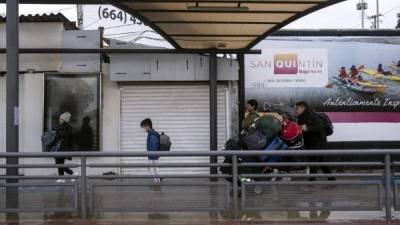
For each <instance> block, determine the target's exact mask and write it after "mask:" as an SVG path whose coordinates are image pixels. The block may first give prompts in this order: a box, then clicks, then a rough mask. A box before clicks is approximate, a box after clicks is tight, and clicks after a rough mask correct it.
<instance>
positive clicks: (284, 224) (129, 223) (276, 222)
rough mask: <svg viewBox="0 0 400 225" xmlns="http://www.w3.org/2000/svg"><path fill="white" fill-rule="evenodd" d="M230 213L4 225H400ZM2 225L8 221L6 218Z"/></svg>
mask: <svg viewBox="0 0 400 225" xmlns="http://www.w3.org/2000/svg"><path fill="white" fill-rule="evenodd" d="M230 216H231V215H230V214H226V213H154V214H148V213H102V214H98V215H93V214H92V215H90V217H89V219H88V220H81V219H80V218H79V216H78V215H77V214H70V213H48V214H20V216H19V220H18V221H19V222H9V223H6V222H0V225H6V224H7V225H72V224H73V225H164V224H165V225H383V224H396V225H400V219H399V218H400V215H399V214H398V213H396V214H395V215H394V216H395V217H394V218H395V219H394V220H392V221H391V222H390V223H388V222H386V221H385V219H384V215H383V213H376V212H314V211H313V212H306V211H302V212H249V213H243V214H242V215H241V219H238V220H232V219H230V218H231V217H230ZM0 221H5V217H4V214H1V215H0Z"/></svg>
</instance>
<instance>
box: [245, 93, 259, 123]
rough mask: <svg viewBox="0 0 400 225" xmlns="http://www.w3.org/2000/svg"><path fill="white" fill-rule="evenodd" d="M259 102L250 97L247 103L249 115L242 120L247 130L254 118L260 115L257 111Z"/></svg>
mask: <svg viewBox="0 0 400 225" xmlns="http://www.w3.org/2000/svg"><path fill="white" fill-rule="evenodd" d="M257 109H258V102H257V101H256V100H255V99H250V100H248V101H247V103H246V110H247V113H248V114H247V116H246V118H244V120H243V121H242V130H247V129H249V128H250V127H251V125H252V124H253V123H254V120H255V119H257V118H258V117H259V116H260V115H258V113H257Z"/></svg>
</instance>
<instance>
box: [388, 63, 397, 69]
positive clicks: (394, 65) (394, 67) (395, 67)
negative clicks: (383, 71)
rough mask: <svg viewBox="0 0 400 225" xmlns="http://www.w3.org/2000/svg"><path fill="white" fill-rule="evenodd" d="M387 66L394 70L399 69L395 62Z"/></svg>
mask: <svg viewBox="0 0 400 225" xmlns="http://www.w3.org/2000/svg"><path fill="white" fill-rule="evenodd" d="M389 67H390V68H392V69H394V70H400V67H398V66H397V65H396V64H390V65H389Z"/></svg>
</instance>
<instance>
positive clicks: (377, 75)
mask: <svg viewBox="0 0 400 225" xmlns="http://www.w3.org/2000/svg"><path fill="white" fill-rule="evenodd" d="M360 71H361V72H362V73H364V74H366V75H368V76H371V77H375V78H377V79H385V80H393V81H399V82H400V76H397V75H383V74H380V73H378V71H377V70H373V69H360Z"/></svg>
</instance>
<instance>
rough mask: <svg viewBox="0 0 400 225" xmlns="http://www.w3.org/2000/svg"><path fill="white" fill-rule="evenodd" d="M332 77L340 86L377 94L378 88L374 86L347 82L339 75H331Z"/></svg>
mask: <svg viewBox="0 0 400 225" xmlns="http://www.w3.org/2000/svg"><path fill="white" fill-rule="evenodd" d="M331 79H332V80H333V81H334V82H335V83H336V84H337V85H339V86H341V87H345V88H347V89H349V90H352V91H355V92H360V93H365V94H375V93H376V92H377V90H376V89H375V88H372V87H365V86H362V85H354V84H351V83H345V82H343V81H342V80H340V79H339V78H337V77H331Z"/></svg>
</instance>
